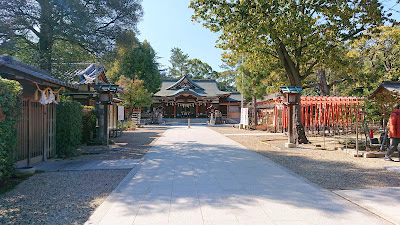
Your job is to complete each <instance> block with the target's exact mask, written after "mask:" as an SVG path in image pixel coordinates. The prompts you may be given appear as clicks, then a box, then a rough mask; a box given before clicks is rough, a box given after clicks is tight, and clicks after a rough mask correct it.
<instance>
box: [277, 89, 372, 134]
mask: <svg viewBox="0 0 400 225" xmlns="http://www.w3.org/2000/svg"><path fill="white" fill-rule="evenodd" d="M284 101H285V100H284V98H283V97H278V98H276V99H274V105H275V107H274V121H273V126H274V129H275V131H277V129H278V128H277V125H278V123H277V119H278V117H280V118H281V120H282V128H285V129H286V128H287V126H288V107H287V105H286V104H284ZM363 103H364V101H363V99H362V98H360V97H332V96H316V97H315V96H303V97H300V109H301V121H302V124H303V126H304V129H305V131H309V132H314V131H319V130H322V129H324V128H328V129H329V128H333V129H335V128H336V129H343V130H345V129H346V130H347V129H350V130H352V128H353V126H354V125H355V121H356V119H355V116H356V115H358V116H359V117H358V119H359V121H362V120H363V119H364V114H363V113H362V112H363V110H362V109H361V104H363ZM278 114H281V115H278Z"/></svg>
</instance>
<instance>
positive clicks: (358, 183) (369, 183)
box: [209, 127, 400, 190]
mask: <svg viewBox="0 0 400 225" xmlns="http://www.w3.org/2000/svg"><path fill="white" fill-rule="evenodd" d="M209 128H210V129H213V130H215V131H217V132H219V133H221V134H232V133H243V134H246V133H259V132H261V131H246V130H239V129H235V128H232V127H209ZM228 137H229V138H231V139H232V140H235V141H236V142H238V143H240V144H242V145H244V146H246V147H247V148H249V149H252V150H254V151H256V152H258V153H260V154H261V155H263V156H265V157H267V158H269V159H271V160H272V161H274V162H276V163H278V164H280V165H282V166H284V167H286V168H288V169H289V170H291V171H293V172H295V173H297V174H299V175H300V176H302V177H305V178H307V179H308V180H310V181H312V182H314V183H316V184H318V185H320V186H322V187H324V188H327V189H330V190H351V189H361V188H380V187H400V176H399V174H398V173H395V172H391V171H387V170H384V169H383V166H400V163H399V162H386V161H384V160H383V159H382V158H355V157H352V156H350V155H348V154H346V153H344V152H343V151H341V150H336V151H327V150H320V149H316V148H314V147H313V146H312V145H301V147H302V148H301V149H300V148H294V149H290V150H289V149H284V148H280V147H279V146H284V143H285V142H286V140H287V138H285V137H279V136H247V135H243V136H228ZM265 140H267V141H266V143H265V142H264V143H262V142H261V141H265Z"/></svg>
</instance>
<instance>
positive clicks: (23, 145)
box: [17, 100, 56, 166]
mask: <svg viewBox="0 0 400 225" xmlns="http://www.w3.org/2000/svg"><path fill="white" fill-rule="evenodd" d="M55 129H56V106H55V104H48V105H42V104H40V103H39V102H38V101H31V100H23V104H22V116H21V118H20V123H19V127H18V152H17V158H18V162H17V166H26V165H30V164H33V163H37V162H40V161H45V160H47V158H49V157H53V156H54V155H55V154H56V152H55V150H56V146H55V143H56V142H55Z"/></svg>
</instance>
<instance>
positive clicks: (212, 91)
mask: <svg viewBox="0 0 400 225" xmlns="http://www.w3.org/2000/svg"><path fill="white" fill-rule="evenodd" d="M178 81H180V80H163V82H162V85H161V90H160V91H159V92H157V93H155V94H154V96H155V97H174V96H177V95H179V94H192V95H195V96H201V97H218V96H223V95H230V94H231V93H230V92H226V91H221V90H219V89H218V84H217V82H216V81H215V80H207V79H191V80H190V81H191V82H193V83H194V84H195V86H196V87H197V88H193V86H190V85H188V86H180V85H177V83H178Z"/></svg>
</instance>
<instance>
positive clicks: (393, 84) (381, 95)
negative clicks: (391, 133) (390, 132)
mask: <svg viewBox="0 0 400 225" xmlns="http://www.w3.org/2000/svg"><path fill="white" fill-rule="evenodd" d="M368 99H369V100H372V101H374V102H375V103H376V108H378V109H379V112H380V113H381V120H382V121H381V124H382V126H383V127H386V124H387V120H388V119H389V118H388V117H389V115H390V114H391V112H392V111H393V109H394V106H395V105H398V104H400V82H399V81H384V82H382V84H380V85H379V87H378V88H377V89H376V90H375V91H374V92H373V93H372V94H371V95H370V96H368Z"/></svg>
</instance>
